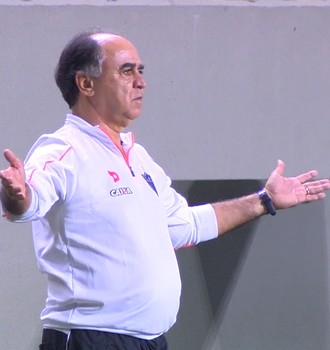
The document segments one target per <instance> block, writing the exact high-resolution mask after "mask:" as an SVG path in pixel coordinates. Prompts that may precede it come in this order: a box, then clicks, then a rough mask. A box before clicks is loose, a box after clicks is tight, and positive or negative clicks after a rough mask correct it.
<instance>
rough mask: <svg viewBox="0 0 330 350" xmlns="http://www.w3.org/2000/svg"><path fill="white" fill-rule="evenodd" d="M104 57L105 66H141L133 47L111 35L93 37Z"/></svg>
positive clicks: (104, 34) (123, 39)
mask: <svg viewBox="0 0 330 350" xmlns="http://www.w3.org/2000/svg"><path fill="white" fill-rule="evenodd" d="M93 39H94V40H96V41H97V42H98V43H99V45H100V46H101V48H102V51H103V53H104V55H105V64H111V65H115V66H117V65H122V64H125V63H134V64H141V61H140V57H139V55H138V52H137V50H136V48H135V47H134V45H133V44H132V43H131V42H130V41H128V40H127V39H125V38H123V37H121V36H118V35H113V34H106V33H99V34H95V35H93Z"/></svg>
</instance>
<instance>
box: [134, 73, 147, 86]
mask: <svg viewBox="0 0 330 350" xmlns="http://www.w3.org/2000/svg"><path fill="white" fill-rule="evenodd" d="M146 86H147V84H146V81H145V80H144V77H143V75H142V74H140V73H137V75H136V77H135V79H134V87H135V88H138V89H145V88H146Z"/></svg>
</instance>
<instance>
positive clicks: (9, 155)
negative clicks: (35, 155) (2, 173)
mask: <svg viewBox="0 0 330 350" xmlns="http://www.w3.org/2000/svg"><path fill="white" fill-rule="evenodd" d="M3 155H4V156H5V158H6V160H7V161H8V163H9V164H10V166H12V167H14V168H17V169H19V168H20V167H22V162H21V160H20V159H19V158H18V157H17V156H16V155H15V153H14V152H13V151H11V150H10V149H5V150H4V152H3Z"/></svg>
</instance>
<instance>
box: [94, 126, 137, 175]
mask: <svg viewBox="0 0 330 350" xmlns="http://www.w3.org/2000/svg"><path fill="white" fill-rule="evenodd" d="M99 128H100V129H101V130H102V131H103V132H104V133H105V134H106V135H107V136H108V137H109V138H110V140H111V141H112V142H113V144H114V145H115V146H116V148H117V149H118V151H119V152H120V153H121V155H122V156H123V158H124V160H125V163H126V165H127V166H128V169H129V170H130V172H131V174H132V176H134V177H135V174H134V171H133V168H132V166H131V165H130V163H129V153H130V151H131V149H132V147H133V144H134V135H133V134H130V135H131V146H130V148H129V149H128V150H127V152H125V151H124V150H123V148H122V147H118V146H117V145H116V143H115V142H114V140H113V138H112V137H111V135H110V134H109V133H108V132H107V130H106V129H105V128H102V126H99ZM120 142H121V143H122V141H120Z"/></svg>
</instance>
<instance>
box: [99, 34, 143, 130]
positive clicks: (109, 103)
mask: <svg viewBox="0 0 330 350" xmlns="http://www.w3.org/2000/svg"><path fill="white" fill-rule="evenodd" d="M93 38H94V40H97V41H98V42H99V43H100V44H101V47H102V50H103V53H104V55H105V60H104V62H103V66H102V70H103V73H102V75H101V77H99V78H96V79H93V80H94V85H93V87H94V96H93V102H94V103H95V105H96V106H97V109H98V111H101V113H100V116H101V118H102V120H103V121H104V122H105V123H106V124H107V125H108V126H110V127H111V128H113V129H114V130H121V129H122V128H125V127H126V126H128V125H129V124H130V123H131V121H133V120H134V119H135V118H137V117H138V116H139V115H140V113H141V108H142V98H143V92H144V88H145V87H146V84H145V81H144V79H143V76H142V73H143V68H144V67H143V64H142V63H141V60H140V58H139V55H138V53H137V51H136V49H135V47H134V46H133V45H132V44H131V43H130V42H129V41H128V40H126V39H125V38H122V37H119V36H115V35H110V34H95V35H94V36H93Z"/></svg>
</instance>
